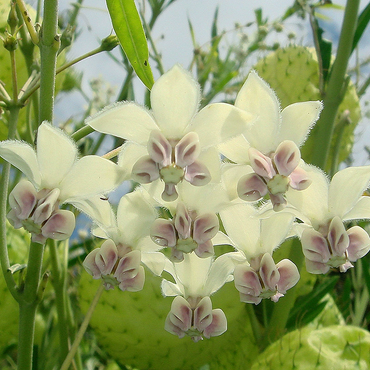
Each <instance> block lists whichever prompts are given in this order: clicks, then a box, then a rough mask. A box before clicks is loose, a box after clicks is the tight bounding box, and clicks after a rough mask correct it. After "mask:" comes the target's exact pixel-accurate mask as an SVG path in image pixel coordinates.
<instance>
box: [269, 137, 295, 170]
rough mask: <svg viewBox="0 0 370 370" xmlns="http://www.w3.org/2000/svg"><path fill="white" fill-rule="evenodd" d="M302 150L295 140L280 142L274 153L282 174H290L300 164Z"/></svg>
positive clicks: (278, 168) (277, 166) (276, 163)
mask: <svg viewBox="0 0 370 370" xmlns="http://www.w3.org/2000/svg"><path fill="white" fill-rule="evenodd" d="M300 160H301V152H300V151H299V149H298V147H297V145H296V144H295V143H294V142H293V141H289V140H285V141H283V142H282V143H280V144H279V146H278V147H277V149H276V152H275V155H274V162H275V165H276V168H277V170H278V172H279V173H280V174H281V175H284V176H289V175H290V174H291V173H292V172H293V171H294V170H295V169H296V167H297V166H298V164H299V162H300Z"/></svg>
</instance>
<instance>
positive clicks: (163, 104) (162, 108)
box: [150, 65, 200, 139]
mask: <svg viewBox="0 0 370 370" xmlns="http://www.w3.org/2000/svg"><path fill="white" fill-rule="evenodd" d="M150 101H151V104H152V109H153V115H154V117H155V120H156V122H157V124H158V126H159V128H160V129H161V131H162V132H163V134H164V135H165V136H166V137H167V139H181V138H182V136H183V133H184V130H185V128H186V126H187V125H188V124H189V123H190V121H191V119H192V117H193V116H194V114H195V113H196V111H197V109H198V105H199V101H200V88H199V85H198V83H197V82H196V81H195V80H194V79H193V78H192V77H191V76H190V74H189V72H187V71H185V70H184V69H183V68H182V67H181V66H180V65H175V66H174V67H172V68H171V69H170V70H169V71H168V72H167V73H165V74H164V75H162V76H161V77H160V78H159V79H158V80H157V81H156V82H155V83H154V85H153V88H152V91H151V94H150Z"/></svg>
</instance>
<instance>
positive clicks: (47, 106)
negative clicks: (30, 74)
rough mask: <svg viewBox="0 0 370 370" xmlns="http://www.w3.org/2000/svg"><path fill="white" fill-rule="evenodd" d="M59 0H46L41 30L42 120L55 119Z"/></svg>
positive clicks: (50, 120)
mask: <svg viewBox="0 0 370 370" xmlns="http://www.w3.org/2000/svg"><path fill="white" fill-rule="evenodd" d="M57 25H58V0H45V1H44V21H43V23H42V28H41V31H40V43H39V46H40V56H41V74H40V122H39V123H41V122H43V121H49V122H52V121H53V112H54V88H55V72H56V57H57V52H58V49H59V36H58V35H57Z"/></svg>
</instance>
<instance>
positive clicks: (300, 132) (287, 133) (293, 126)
mask: <svg viewBox="0 0 370 370" xmlns="http://www.w3.org/2000/svg"><path fill="white" fill-rule="evenodd" d="M322 108H323V105H322V103H321V102H319V101H306V102H301V103H295V104H291V105H288V106H287V107H286V108H285V109H284V110H283V111H282V112H281V119H282V121H281V129H280V134H279V136H278V137H277V141H279V142H281V141H283V140H292V141H294V142H295V143H296V144H297V146H298V147H300V146H301V145H302V144H303V143H304V141H305V140H306V137H307V135H308V133H309V131H310V129H311V128H312V126H313V125H314V124H315V122H316V121H317V120H318V118H319V115H320V112H321V110H322Z"/></svg>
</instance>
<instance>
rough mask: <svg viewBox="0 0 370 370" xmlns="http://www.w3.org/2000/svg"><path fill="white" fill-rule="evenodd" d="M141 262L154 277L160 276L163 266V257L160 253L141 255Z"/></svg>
mask: <svg viewBox="0 0 370 370" xmlns="http://www.w3.org/2000/svg"><path fill="white" fill-rule="evenodd" d="M141 262H142V263H143V264H144V265H145V266H146V267H147V268H148V269H149V270H150V271H151V272H152V273H153V274H155V275H158V276H159V275H161V273H162V272H163V269H164V265H165V256H164V254H163V253H161V252H152V253H141Z"/></svg>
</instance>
